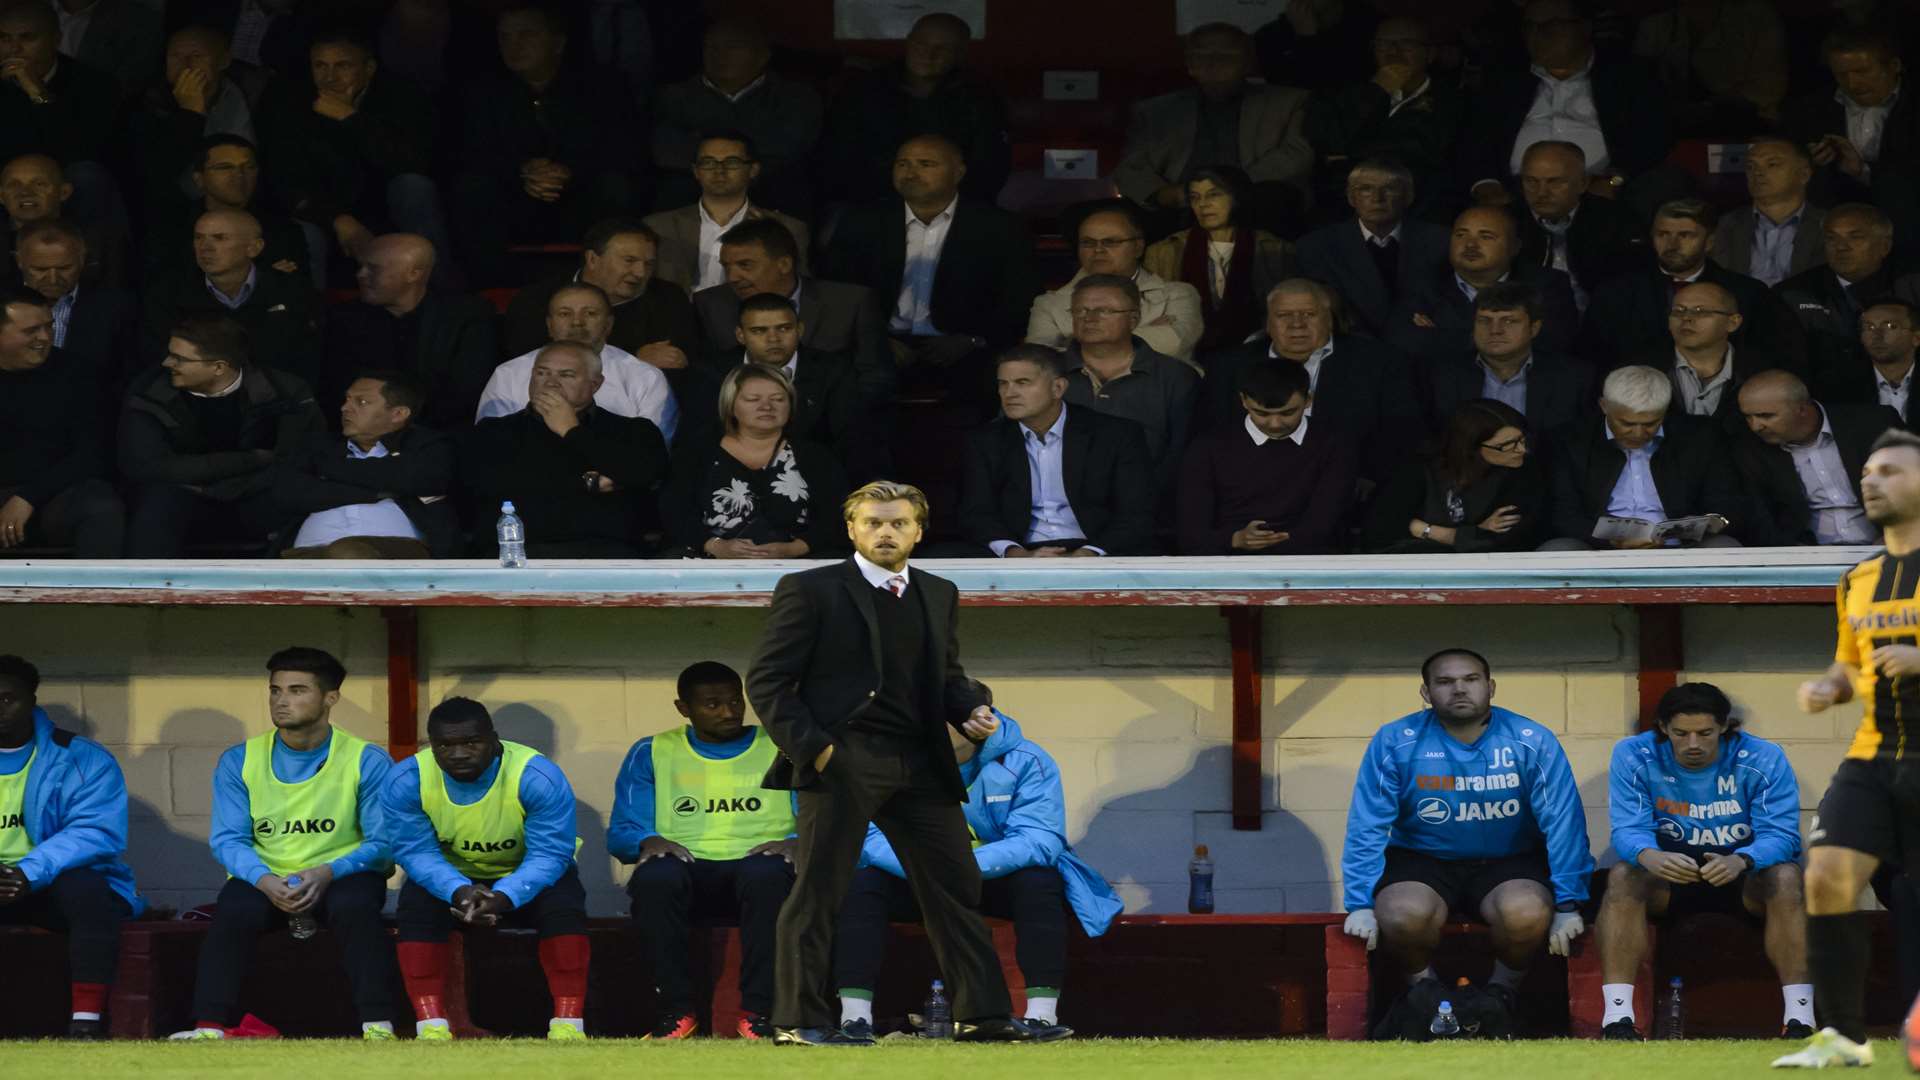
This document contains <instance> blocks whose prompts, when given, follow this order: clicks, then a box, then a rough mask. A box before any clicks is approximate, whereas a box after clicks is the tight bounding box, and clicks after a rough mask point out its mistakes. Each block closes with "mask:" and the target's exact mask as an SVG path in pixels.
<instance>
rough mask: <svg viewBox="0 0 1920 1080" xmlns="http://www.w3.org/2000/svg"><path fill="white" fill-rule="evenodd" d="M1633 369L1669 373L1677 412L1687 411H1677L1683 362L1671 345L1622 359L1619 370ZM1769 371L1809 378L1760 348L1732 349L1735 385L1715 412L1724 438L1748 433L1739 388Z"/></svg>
mask: <svg viewBox="0 0 1920 1080" xmlns="http://www.w3.org/2000/svg"><path fill="white" fill-rule="evenodd" d="M1631 365H1639V366H1641V367H1650V368H1656V369H1658V370H1660V371H1664V372H1666V373H1667V378H1668V380H1670V381H1671V382H1672V383H1673V400H1674V402H1675V403H1676V405H1675V409H1676V411H1684V410H1679V408H1678V402H1679V400H1680V375H1679V371H1680V358H1679V357H1678V356H1676V355H1675V354H1674V351H1673V347H1672V346H1671V345H1669V346H1667V347H1665V348H1661V347H1660V346H1657V345H1656V346H1653V347H1652V348H1649V349H1646V350H1644V351H1642V352H1639V353H1635V354H1632V355H1628V356H1625V357H1622V358H1621V361H1620V364H1619V366H1620V367H1628V366H1631ZM1769 369H1772V370H1778V371H1788V372H1792V373H1793V374H1795V375H1798V376H1800V377H1801V378H1802V379H1805V378H1806V371H1805V369H1804V368H1803V367H1802V366H1801V365H1800V364H1797V363H1795V362H1793V361H1791V360H1788V359H1786V358H1784V357H1781V356H1777V355H1775V354H1774V353H1771V352H1768V351H1766V350H1764V349H1760V348H1757V347H1751V346H1740V345H1735V346H1734V347H1733V382H1732V385H1730V386H1728V387H1727V388H1726V390H1725V391H1723V392H1722V393H1721V395H1720V404H1719V406H1718V407H1717V408H1715V409H1714V410H1713V416H1712V420H1713V422H1714V424H1715V425H1716V426H1718V427H1719V428H1720V432H1721V434H1722V435H1723V436H1724V437H1726V438H1727V439H1729V440H1731V439H1737V438H1741V437H1743V436H1745V435H1746V433H1747V419H1746V417H1745V416H1742V415H1741V414H1740V388H1741V387H1743V386H1745V385H1747V380H1748V379H1750V378H1752V377H1753V376H1754V375H1756V374H1758V373H1760V372H1762V371H1767V370H1769ZM1596 396H1597V393H1596Z"/></svg>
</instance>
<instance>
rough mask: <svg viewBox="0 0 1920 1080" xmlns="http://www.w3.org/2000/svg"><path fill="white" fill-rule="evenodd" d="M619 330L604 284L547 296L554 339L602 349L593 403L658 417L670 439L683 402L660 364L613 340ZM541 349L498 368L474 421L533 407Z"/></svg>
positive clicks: (657, 424)
mask: <svg viewBox="0 0 1920 1080" xmlns="http://www.w3.org/2000/svg"><path fill="white" fill-rule="evenodd" d="M612 331H613V304H612V302H611V301H610V300H608V299H607V294H606V292H605V291H604V290H602V289H601V288H600V286H598V285H592V284H589V283H587V282H584V281H583V282H578V283H576V284H573V285H562V286H561V287H560V288H559V289H557V290H555V291H554V294H553V297H552V298H551V299H549V300H548V301H547V335H548V339H549V340H550V341H571V342H573V343H574V344H576V345H585V346H586V347H587V348H589V349H592V350H593V351H594V352H596V353H599V354H600V373H601V375H602V377H603V380H602V382H601V383H600V388H599V389H598V390H595V391H594V394H593V403H594V404H595V405H598V406H600V407H601V408H602V409H605V410H606V411H608V412H610V413H612V414H613V415H615V416H628V417H632V416H638V417H641V418H643V419H646V420H650V421H652V422H653V426H654V427H657V428H659V429H660V434H661V435H662V436H664V437H665V438H666V439H667V441H668V442H672V441H673V436H674V431H675V429H676V428H677V426H678V422H679V419H680V410H679V406H678V403H677V402H676V401H675V400H674V394H673V389H672V388H671V387H670V386H668V385H667V377H666V375H664V374H662V373H661V371H660V369H659V368H657V367H654V366H653V365H652V364H649V363H647V362H646V361H644V360H642V359H640V358H639V357H636V356H634V355H633V354H632V353H630V352H628V351H627V350H625V349H622V348H620V347H619V346H618V345H612V344H609V343H608V342H607V335H608V334H610V333H612ZM539 355H540V350H539V349H532V350H529V351H528V352H525V353H523V354H521V355H519V356H516V357H514V358H513V359H511V360H509V361H507V362H506V363H504V364H501V365H500V366H499V367H497V368H494V369H493V375H492V377H490V378H489V379H488V380H487V386H486V389H485V390H484V391H482V392H481V395H480V411H479V412H478V413H477V414H476V415H475V416H474V420H476V421H479V420H485V419H487V418H489V417H494V416H508V415H511V414H513V413H516V412H519V411H520V410H521V409H524V408H526V407H527V403H528V398H527V395H528V393H529V390H528V380H529V379H531V378H532V377H533V366H534V361H535V360H536V359H538V357H539Z"/></svg>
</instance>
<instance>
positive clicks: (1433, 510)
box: [1362, 454, 1547, 554]
mask: <svg viewBox="0 0 1920 1080" xmlns="http://www.w3.org/2000/svg"><path fill="white" fill-rule="evenodd" d="M1459 494H1460V502H1461V504H1462V506H1463V509H1464V513H1463V514H1462V516H1461V522H1460V524H1458V525H1454V526H1452V528H1453V529H1454V530H1455V531H1454V538H1453V544H1452V545H1451V546H1448V545H1446V544H1441V543H1438V542H1436V541H1432V540H1421V539H1419V538H1418V537H1416V536H1414V535H1413V533H1412V532H1411V531H1410V530H1409V529H1408V528H1407V525H1408V523H1410V522H1412V521H1413V519H1414V518H1419V519H1420V520H1422V521H1424V522H1426V523H1427V524H1429V525H1447V524H1448V521H1447V517H1446V505H1447V491H1446V483H1445V481H1443V480H1441V479H1440V477H1439V475H1438V474H1436V473H1435V471H1434V462H1433V460H1432V459H1431V458H1420V459H1416V460H1413V461H1409V462H1407V463H1406V464H1405V465H1403V466H1401V468H1400V471H1399V472H1398V473H1396V474H1395V475H1394V477H1393V479H1392V480H1390V481H1388V482H1387V484H1386V486H1385V487H1384V488H1382V489H1381V491H1380V495H1379V497H1378V498H1376V499H1375V500H1374V502H1373V508H1372V510H1371V512H1370V513H1369V514H1368V515H1367V525H1366V530H1365V532H1364V534H1363V536H1362V544H1363V546H1364V547H1365V548H1366V550H1368V551H1380V552H1388V553H1394V554H1402V553H1407V554H1436V553H1445V552H1449V551H1532V550H1533V549H1534V548H1535V547H1536V546H1538V545H1539V543H1540V541H1541V540H1542V539H1543V537H1542V536H1541V533H1542V531H1543V530H1544V529H1545V528H1546V525H1547V521H1546V516H1547V481H1546V471H1545V469H1543V468H1542V467H1541V464H1540V460H1539V458H1537V457H1535V456H1533V455H1532V454H1529V455H1528V457H1527V460H1526V463H1525V464H1523V465H1521V466H1520V467H1519V468H1517V469H1499V468H1493V469H1488V470H1487V471H1486V472H1485V473H1484V474H1483V475H1482V476H1481V477H1480V479H1479V480H1477V481H1475V482H1474V483H1472V484H1469V485H1467V488H1466V490H1464V491H1462V492H1460V493H1459ZM1503 506H1511V507H1514V508H1516V509H1517V510H1519V512H1520V520H1519V522H1518V523H1516V524H1515V525H1514V527H1513V528H1511V529H1508V530H1507V531H1506V532H1503V533H1496V532H1488V531H1486V530H1485V529H1482V528H1480V523H1481V522H1483V521H1485V520H1487V518H1488V517H1490V516H1492V514H1493V512H1494V511H1496V510H1498V509H1500V508H1501V507H1503Z"/></svg>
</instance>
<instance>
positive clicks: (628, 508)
mask: <svg viewBox="0 0 1920 1080" xmlns="http://www.w3.org/2000/svg"><path fill="white" fill-rule="evenodd" d="M467 415H468V416H472V415H473V410H472V409H468V410H467ZM589 471H591V472H597V473H600V474H601V475H603V476H606V477H608V478H610V479H611V480H613V482H614V484H615V485H617V487H616V489H615V490H613V491H610V492H605V493H602V492H589V491H587V490H586V488H585V485H584V484H583V483H582V482H581V478H582V477H583V476H585V475H586V474H587V473H588V472H589ZM666 474H667V443H666V440H665V439H663V438H661V437H660V429H659V428H657V427H654V426H653V422H652V421H651V420H646V419H642V418H638V417H625V416H615V415H614V414H612V413H610V412H607V411H606V410H605V409H602V408H601V407H600V406H598V405H589V406H587V410H586V412H584V413H582V414H581V423H580V426H578V427H576V428H574V429H573V430H572V431H570V432H568V433H567V435H566V437H565V438H562V437H560V436H558V435H555V434H554V433H553V430H552V429H551V428H549V427H547V424H546V421H544V420H542V419H541V418H540V415H539V413H537V412H535V411H534V410H533V409H531V408H526V409H522V410H520V411H519V412H517V413H513V414H512V415H509V416H496V417H494V418H492V419H490V420H482V421H480V422H479V423H478V424H476V425H474V428H473V430H472V431H471V432H469V433H468V435H467V437H466V440H465V444H464V446H463V447H462V452H461V455H460V475H461V480H462V482H463V483H464V485H465V487H466V489H467V491H468V493H469V494H470V495H471V496H472V497H473V498H474V500H475V502H476V504H477V505H476V506H475V512H474V518H475V520H484V519H486V518H490V517H491V516H492V514H493V512H495V511H496V510H497V508H498V507H499V505H500V504H501V503H502V502H504V501H507V500H509V499H511V500H512V501H513V504H514V509H515V510H517V511H518V512H519V515H520V519H521V520H522V521H524V522H525V523H526V528H527V542H528V543H529V544H539V543H544V542H562V543H564V542H572V541H604V542H607V543H610V544H614V545H625V546H628V547H638V546H639V545H640V542H641V533H642V530H643V529H644V527H645V525H646V523H647V522H648V521H650V520H651V519H652V515H653V509H654V503H655V499H656V497H657V496H656V492H657V491H658V489H659V487H660V483H661V481H662V480H664V479H666Z"/></svg>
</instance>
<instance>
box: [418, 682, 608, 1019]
mask: <svg viewBox="0 0 1920 1080" xmlns="http://www.w3.org/2000/svg"><path fill="white" fill-rule="evenodd" d="M427 743H428V748H427V750H425V751H423V752H421V753H417V754H415V755H413V756H412V757H410V758H408V759H407V760H405V761H403V762H400V763H399V764H398V765H395V766H394V767H393V771H392V773H391V774H390V775H389V776H388V777H387V780H386V784H385V786H384V787H383V788H382V790H381V793H380V806H381V810H382V812H383V813H384V814H385V821H384V827H385V831H384V832H383V833H382V835H383V836H384V837H385V838H386V840H387V842H388V844H389V845H390V846H391V848H392V850H393V857H394V860H395V861H396V862H398V863H399V864H400V867H401V869H404V870H405V871H406V872H407V883H406V884H405V885H402V886H401V887H400V902H399V906H398V907H397V908H396V909H395V918H396V920H397V921H398V922H399V925H400V945H399V953H400V974H401V977H402V978H403V979H405V980H406V984H407V996H408V997H409V998H411V999H412V1000H413V1011H414V1015H415V1017H416V1023H415V1028H414V1030H415V1032H416V1036H415V1037H416V1038H422V1039H434V1040H446V1039H451V1038H453V1029H452V1027H451V1026H449V1025H448V1023H447V1019H446V1012H445V1011H444V1008H443V1006H442V1002H444V1001H445V1000H446V996H447V986H446V983H447V965H448V961H449V955H448V954H449V952H450V949H451V946H449V945H448V943H447V937H448V935H449V934H451V933H452V932H453V924H454V920H456V919H457V920H459V921H460V923H461V924H462V925H463V926H465V927H468V928H469V929H473V928H480V927H492V926H498V925H500V924H502V923H505V924H508V925H512V926H518V927H520V928H522V929H525V928H528V927H531V928H533V929H535V930H538V931H539V933H540V969H541V970H542V971H544V972H546V976H547V991H548V993H549V994H551V995H552V997H553V1019H551V1020H549V1021H548V1022H547V1038H549V1039H554V1040H559V1041H566V1040H579V1039H585V1038H586V1037H587V1029H586V1022H585V1020H584V1019H582V1018H583V1017H584V1016H585V1015H586V1013H585V1011H584V1009H585V1005H586V999H587V957H588V949H587V891H586V889H585V888H584V887H583V886H582V885H581V884H580V870H579V868H578V867H577V866H576V865H575V864H574V854H575V852H576V851H577V850H578V848H579V845H580V841H579V839H578V838H576V837H575V836H574V797H573V787H572V786H571V785H570V784H568V783H567V778H566V775H565V774H563V773H562V772H561V771H560V769H559V767H558V766H556V765H555V764H554V763H553V762H552V761H549V760H548V759H547V758H546V756H545V755H543V754H541V753H540V752H539V751H537V750H534V749H533V748H532V747H528V746H522V745H520V744H519V743H516V742H507V741H505V740H503V739H501V738H500V736H499V734H498V733H496V732H495V731H494V727H493V717H492V716H491V715H490V714H488V712H487V707H486V706H484V705H482V704H480V703H479V702H477V701H475V700H473V699H472V698H464V697H450V698H448V699H446V700H445V701H442V702H441V703H440V704H438V705H435V706H434V707H433V711H432V712H430V713H428V714H427Z"/></svg>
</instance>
